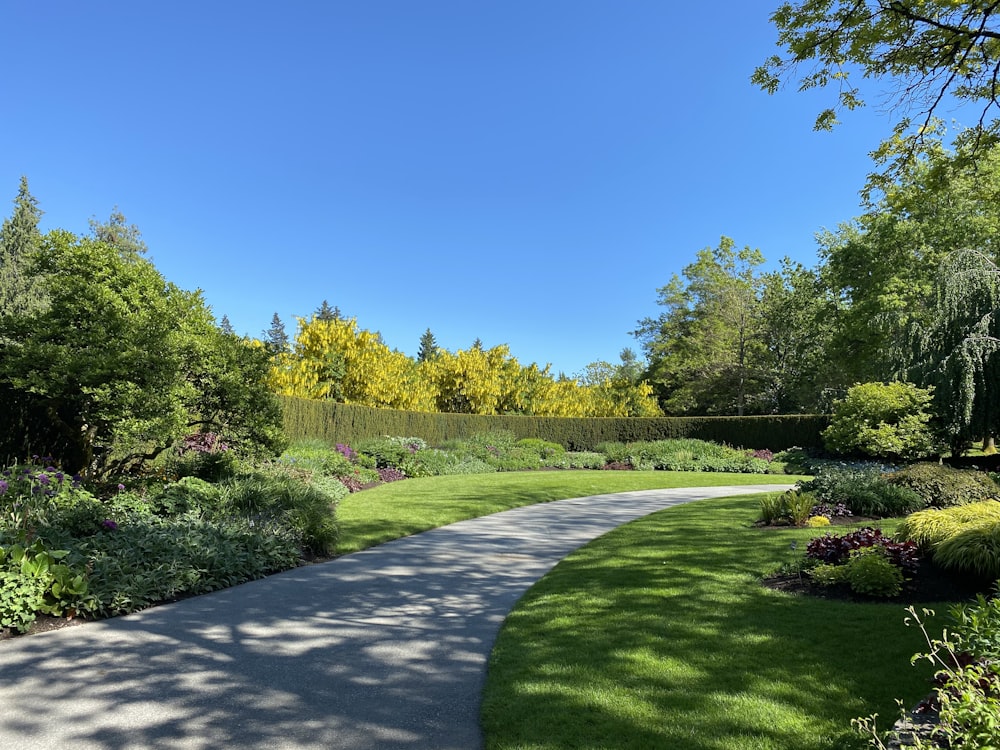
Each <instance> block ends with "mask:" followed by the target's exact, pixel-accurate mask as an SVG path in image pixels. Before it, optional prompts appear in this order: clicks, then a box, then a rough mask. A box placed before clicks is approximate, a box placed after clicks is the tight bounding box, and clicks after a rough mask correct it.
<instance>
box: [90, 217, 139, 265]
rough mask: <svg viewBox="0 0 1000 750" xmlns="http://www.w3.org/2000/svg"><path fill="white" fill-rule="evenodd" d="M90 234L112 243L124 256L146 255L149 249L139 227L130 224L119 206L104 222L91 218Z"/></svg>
mask: <svg viewBox="0 0 1000 750" xmlns="http://www.w3.org/2000/svg"><path fill="white" fill-rule="evenodd" d="M90 235H91V236H92V237H93V238H94V239H95V240H99V241H101V242H103V243H105V244H108V245H111V247H113V248H115V249H116V250H118V252H120V253H122V256H123V257H128V256H129V255H145V254H146V252H147V251H148V250H149V248H148V247H147V246H146V243H145V241H144V240H143V239H142V233H141V232H140V231H139V227H137V226H136V225H135V224H129V223H128V222H127V220H126V219H125V214H123V213H122V212H121V211H120V210H119V208H118V206H115V207H114V208H113V209H112V210H111V216H110V217H108V220H107V221H106V222H104V223H103V224H102V223H101V222H99V221H97V220H96V219H91V220H90Z"/></svg>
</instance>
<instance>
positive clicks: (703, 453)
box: [598, 438, 770, 474]
mask: <svg viewBox="0 0 1000 750" xmlns="http://www.w3.org/2000/svg"><path fill="white" fill-rule="evenodd" d="M598 450H599V451H601V452H602V453H604V455H605V457H606V458H607V463H612V464H624V463H627V464H630V465H631V466H632V467H633V468H635V469H639V470H642V471H652V470H661V471H728V472H734V473H748V474H766V473H768V471H769V469H770V466H769V462H768V461H767V460H766V459H764V458H760V457H758V456H755V455H754V454H753V453H752V452H748V451H745V450H741V449H737V448H732V447H730V446H728V445H722V444H719V443H711V442H708V441H705V440H695V439H690V438H681V439H673V440H656V441H651V442H644V441H638V442H631V443H620V442H605V443H601V444H600V445H599V446H598Z"/></svg>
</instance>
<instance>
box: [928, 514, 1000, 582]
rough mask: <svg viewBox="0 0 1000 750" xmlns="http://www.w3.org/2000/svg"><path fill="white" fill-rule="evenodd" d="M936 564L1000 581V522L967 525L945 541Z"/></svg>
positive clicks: (937, 553)
mask: <svg viewBox="0 0 1000 750" xmlns="http://www.w3.org/2000/svg"><path fill="white" fill-rule="evenodd" d="M934 562H936V563H938V564H939V565H940V566H941V567H944V568H948V569H950V570H958V571H964V572H968V573H973V574H976V575H979V576H983V577H984V578H992V579H996V578H1000V519H997V520H995V521H985V522H983V523H979V524H976V525H973V526H968V527H966V528H963V529H962V530H960V531H958V532H957V533H954V534H952V535H951V536H949V537H947V538H945V539H943V540H942V541H941V542H940V543H939V544H938V545H937V547H936V548H935V550H934Z"/></svg>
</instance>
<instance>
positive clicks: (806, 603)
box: [484, 499, 929, 750]
mask: <svg viewBox="0 0 1000 750" xmlns="http://www.w3.org/2000/svg"><path fill="white" fill-rule="evenodd" d="M747 507H748V506H747V501H746V500H745V499H744V500H737V501H716V502H713V503H711V504H710V505H704V506H703V507H702V506H701V504H693V505H691V506H686V507H684V508H677V509H673V510H670V511H667V512H664V513H660V514H657V515H655V516H653V517H650V518H649V519H646V520H644V521H641V522H639V523H637V524H632V525H630V526H627V527H624V528H622V529H619V530H618V531H616V532H613V533H612V534H609V535H608V536H606V537H604V538H602V539H601V540H599V541H597V542H595V543H594V544H592V545H590V546H588V547H587V548H585V549H584V550H581V551H580V552H578V553H577V554H575V555H573V556H571V557H569V558H568V559H566V560H564V561H563V562H562V563H560V564H559V566H557V567H556V568H555V569H554V570H553V571H552V572H551V573H550V574H549V575H548V576H546V578H545V579H544V580H543V581H542V582H540V583H539V584H538V585H536V586H535V587H534V588H533V589H532V590H531V591H530V592H529V594H528V595H527V596H526V597H525V598H524V599H522V601H521V603H520V604H519V605H518V608H517V609H516V610H515V612H514V613H513V614H512V615H511V617H510V618H509V619H508V621H507V623H506V625H505V627H504V630H503V632H502V633H501V636H500V638H499V640H498V643H497V648H496V650H495V651H494V655H493V660H492V661H491V665H490V677H489V682H488V686H487V691H486V696H487V698H486V702H485V704H484V725H485V728H486V732H487V737H488V738H489V740H490V741H489V742H488V747H490V748H513V747H532V748H559V747H578V748H595V749H596V748H605V747H615V748H685V749H689V750H722V749H726V750H730V749H733V748H736V749H739V750H744V749H749V748H760V749H764V748H767V749H770V750H795V749H797V748H800V749H801V750H820V749H822V750H834V749H836V750H843V748H847V747H862V746H863V744H862V743H861V742H860V740H859V739H858V738H855V737H854V736H853V735H852V734H851V731H850V720H851V719H852V718H854V717H857V716H864V715H868V714H870V713H873V712H878V713H880V714H881V716H882V717H883V724H885V725H889V724H891V722H892V720H893V719H894V718H896V715H897V710H896V708H895V698H897V697H899V698H902V699H903V700H904V701H911V702H913V703H915V702H916V701H917V700H918V699H919V698H921V697H923V695H924V694H926V692H927V691H928V689H929V682H928V681H927V678H928V677H929V671H928V670H927V669H914V668H912V667H910V663H909V659H910V657H911V656H912V654H913V653H914V652H916V651H917V650H919V649H920V648H921V646H922V637H921V635H920V633H919V631H918V630H916V629H915V628H907V627H906V626H905V625H904V623H903V620H904V617H905V614H906V613H905V611H904V607H903V606H902V605H899V604H876V603H871V604H858V603H850V602H842V601H826V600H819V599H810V598H806V597H800V596H793V595H788V594H782V593H779V592H774V591H771V590H768V589H765V588H764V587H762V586H760V585H759V583H758V581H757V580H756V579H755V574H759V573H760V572H762V571H763V570H764V569H765V568H766V567H768V565H775V564H776V563H777V562H780V560H781V559H782V556H783V555H785V554H786V552H787V549H788V542H787V540H786V539H785V538H783V537H782V536H781V535H771V536H769V537H762V536H761V535H760V534H759V533H755V532H754V530H752V529H747V528H742V529H737V530H734V528H733V524H732V523H731V522H729V521H727V522H725V523H721V522H720V518H722V517H724V516H726V515H729V514H734V513H739V514H743V515H745V514H746V512H747ZM501 701H506V703H504V704H503V705H501V704H500V702H501ZM578 727H586V730H578V729H577V728H578Z"/></svg>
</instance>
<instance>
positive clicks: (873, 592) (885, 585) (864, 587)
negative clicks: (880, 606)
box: [843, 547, 903, 597]
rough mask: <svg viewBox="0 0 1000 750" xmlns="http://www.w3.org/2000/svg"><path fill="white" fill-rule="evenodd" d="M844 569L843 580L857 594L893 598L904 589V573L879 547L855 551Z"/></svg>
mask: <svg viewBox="0 0 1000 750" xmlns="http://www.w3.org/2000/svg"><path fill="white" fill-rule="evenodd" d="M843 568H844V573H843V576H844V578H843V580H844V581H845V582H846V583H848V584H849V585H850V587H851V591H853V592H855V593H857V594H864V595H865V596H875V597H892V596H897V595H898V594H899V593H900V591H902V589H903V571H902V570H900V569H899V568H898V567H896V566H895V565H893V564H892V563H891V562H889V560H888V559H887V558H886V556H885V554H884V553H883V552H882V550H880V549H878V548H877V547H866V548H863V549H858V550H855V551H854V552H853V553H852V554H851V557H850V559H849V560H848V561H847V562H846V563H845V564H844V566H843Z"/></svg>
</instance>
